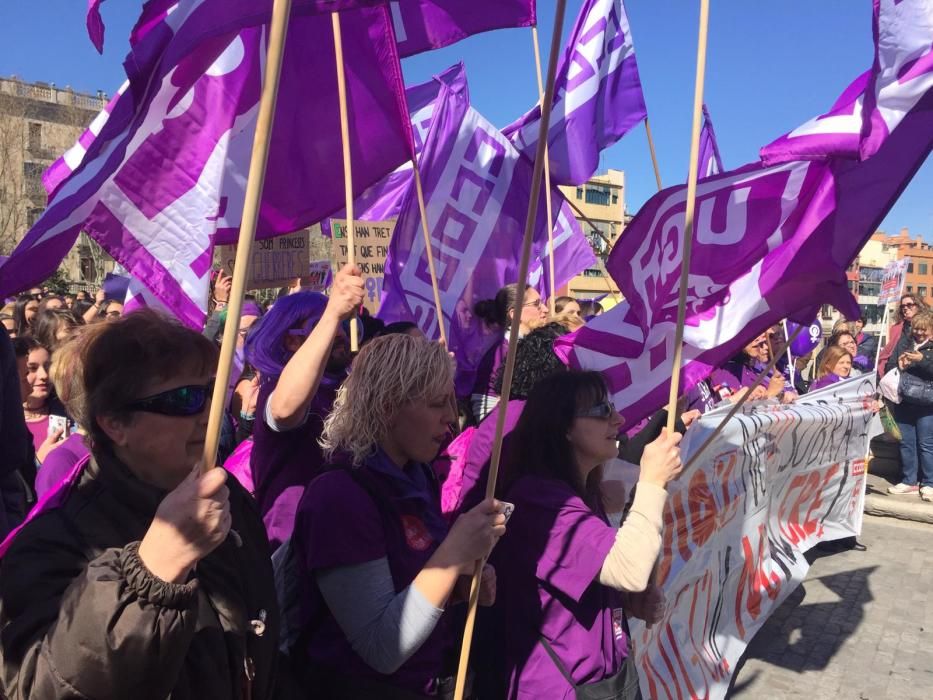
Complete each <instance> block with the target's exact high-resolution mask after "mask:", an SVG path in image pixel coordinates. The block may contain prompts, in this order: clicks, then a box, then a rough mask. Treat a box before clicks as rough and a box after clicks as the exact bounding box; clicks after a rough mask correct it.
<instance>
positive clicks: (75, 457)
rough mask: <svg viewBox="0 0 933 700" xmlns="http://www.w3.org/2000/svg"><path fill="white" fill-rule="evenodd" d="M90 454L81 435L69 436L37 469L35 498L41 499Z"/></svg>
mask: <svg viewBox="0 0 933 700" xmlns="http://www.w3.org/2000/svg"><path fill="white" fill-rule="evenodd" d="M90 454H91V451H90V450H89V449H88V448H87V445H85V444H84V436H83V435H81V434H79V433H72V434H71V435H69V436H68V437H67V438H66V439H65V441H64V442H63V443H62V444H61V445H59V446H58V447H56V448H55V449H54V450H52V451H51V452H49V454H48V456H47V457H46V458H45V461H44V462H43V463H42V466H41V467H40V468H39V473H38V474H37V475H36V497H37V498H42V497H43V496H44V495H45V494H46V493H48V492H49V491H50V490H51V489H52V488H54V487H55V486H57V485H58V484H59V483H60V482H61V481H62V479H64V478H65V477H67V476H68V475H69V474H70V473H71V472H72V471H73V470H74V467H75V465H76V464H77V463H78V462H80V461H81V460H82V459H84V458H85V457H87V456H88V455H90Z"/></svg>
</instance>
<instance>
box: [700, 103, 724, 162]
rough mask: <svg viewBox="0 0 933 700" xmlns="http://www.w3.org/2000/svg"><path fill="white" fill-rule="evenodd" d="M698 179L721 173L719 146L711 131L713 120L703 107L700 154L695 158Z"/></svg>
mask: <svg viewBox="0 0 933 700" xmlns="http://www.w3.org/2000/svg"><path fill="white" fill-rule="evenodd" d="M697 163H698V170H697V172H698V173H699V175H700V179H701V180H702V179H704V178H707V177H710V176H712V175H718V174H719V173H721V172H722V171H723V167H722V158H720V157H719V144H718V143H716V132H715V131H713V120H712V119H710V116H709V110H708V109H707V108H706V105H703V125H702V126H701V128H700V152H699V155H698V157H697Z"/></svg>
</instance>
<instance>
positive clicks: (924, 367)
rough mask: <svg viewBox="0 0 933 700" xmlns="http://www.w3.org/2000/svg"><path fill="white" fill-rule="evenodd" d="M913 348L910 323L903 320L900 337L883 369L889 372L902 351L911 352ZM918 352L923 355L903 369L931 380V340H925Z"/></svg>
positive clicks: (907, 372) (932, 372) (932, 348)
mask: <svg viewBox="0 0 933 700" xmlns="http://www.w3.org/2000/svg"><path fill="white" fill-rule="evenodd" d="M913 349H914V339H913V337H912V335H911V330H910V324H909V323H907V322H906V321H905V322H904V328H903V330H902V332H901V337H900V338H899V339H898V341H897V346H896V347H895V348H894V352H892V353H891V357H889V358H888V361H887V362H886V363H885V367H884V371H885V372H890V371H891V370H892V369H894V368H895V367H897V360H898V358H899V357H900V356H901V355H902V354H903V353H905V352H911V351H913ZM920 354H921V355H923V359H921V360H920V361H919V362H914V363H913V364H910V365H908V366H907V368H906V369H904V370H903V371H904V372H905V373H906V374H912V375H914V376H916V377H919V378H920V379H923V380H925V381H928V382H929V381H933V340H931V341H927V343H926V344H925V345H924V346H923V347H922V348H920Z"/></svg>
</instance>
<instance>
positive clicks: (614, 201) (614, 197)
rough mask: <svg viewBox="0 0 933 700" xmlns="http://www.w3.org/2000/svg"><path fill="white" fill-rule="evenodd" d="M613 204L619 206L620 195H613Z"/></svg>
mask: <svg viewBox="0 0 933 700" xmlns="http://www.w3.org/2000/svg"><path fill="white" fill-rule="evenodd" d="M612 203H613V204H618V203H619V195H617V194H613V195H612Z"/></svg>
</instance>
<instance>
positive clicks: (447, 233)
mask: <svg viewBox="0 0 933 700" xmlns="http://www.w3.org/2000/svg"><path fill="white" fill-rule="evenodd" d="M457 68H458V70H457V71H456V72H452V71H448V72H447V73H445V74H444V75H443V76H439V77H438V81H439V82H440V83H441V91H440V95H439V97H438V100H437V103H436V106H435V110H434V120H433V123H432V125H431V129H430V131H429V133H428V137H427V140H426V142H425V146H424V152H423V154H422V158H421V161H420V168H421V175H422V180H423V183H424V193H425V204H426V208H427V215H428V223H429V226H430V227H431V238H432V247H433V252H434V259H435V264H436V268H437V274H438V278H439V279H438V283H439V286H440V293H441V304H442V308H443V312H444V314H445V319H444V322H445V325H446V326H447V327H448V328H449V334H448V342H449V344H450V345H449V347H450V349H451V351H453V352H455V353H456V355H457V359H458V369H459V370H460V371H461V372H462V373H464V376H466V375H468V374H469V373H470V372H472V371H473V370H474V369H475V367H476V365H477V363H478V362H479V360H480V358H481V357H482V355H483V353H484V352H485V351H486V349H487V348H488V347H489V344H490V342H491V341H492V340H493V338H494V336H493V335H491V333H490V331H489V330H488V329H486V328H484V327H483V325H482V323H481V322H480V321H479V320H478V319H476V318H475V317H474V316H473V313H472V308H473V305H474V303H475V302H476V301H478V300H480V299H485V298H490V297H492V296H494V295H495V293H496V292H497V291H498V290H499V288H500V287H502V286H503V285H504V284H507V283H509V282H514V281H515V279H516V278H517V275H518V262H519V255H520V252H521V243H522V236H523V232H524V223H525V219H526V216H527V212H528V200H529V195H530V189H531V172H532V166H531V164H530V163H529V162H528V161H527V160H526V159H525V158H522V157H521V156H520V154H519V153H518V152H517V151H516V150H515V149H514V148H513V147H512V145H511V144H510V142H509V141H508V140H507V139H506V138H505V137H504V136H503V135H502V134H501V132H499V131H498V130H497V129H496V128H495V127H494V126H493V125H492V124H490V123H489V122H488V121H487V120H486V119H484V118H483V117H482V116H481V115H480V114H479V113H478V112H476V111H475V110H474V109H472V108H471V107H470V103H469V95H468V91H467V83H466V76H465V75H464V74H463V69H462V66H458V67H457ZM553 193H554V194H553V196H554V200H553V201H554V206H555V209H556V211H557V212H558V215H557V222H556V225H555V230H554V245H555V250H556V254H555V274H556V276H557V280H556V281H557V284H558V286H559V285H561V284H563V283H565V282H566V281H567V280H569V278H570V277H572V276H573V275H574V274H576V273H577V272H579V271H580V270H581V269H583V268H585V267H587V266H590V265H592V264H593V263H594V262H595V258H594V256H593V252H592V250H591V249H590V247H589V244H588V242H587V241H586V238H585V236H584V235H583V233H582V231H581V230H580V228H579V225H578V224H577V222H576V220H575V219H574V218H573V215H572V213H571V212H570V209H569V206H568V205H567V204H566V202H565V201H564V199H563V197H562V196H561V195H560V193H559V192H558V191H557V189H556V188H554V190H553ZM543 200H544V198H543V197H542V198H541V205H540V210H539V213H538V222H539V223H538V226H537V228H536V231H535V242H534V248H533V251H532V260H533V261H534V263H533V267H532V269H531V273H530V278H531V279H532V280H534V281H536V282H537V283H538V285H539V287H540V288H541V289H542V290H543V289H545V288H546V286H545V285H546V283H547V279H546V277H545V274H544V270H546V268H547V258H546V253H547V252H548V251H547V250H546V246H547V221H546V220H547V217H546V214H545V213H544V204H543ZM383 290H384V292H383V299H382V308H381V310H380V313H379V316H380V317H381V318H383V319H384V320H386V321H395V320H413V321H415V322H416V323H418V325H419V326H420V327H421V329H422V330H423V331H424V332H425V334H426V335H428V337H431V338H437V337H438V336H439V331H438V323H437V318H436V314H435V308H434V297H433V292H432V288H431V277H430V273H429V271H428V265H427V256H426V254H425V245H424V234H423V233H422V231H421V218H420V215H419V212H418V206H417V201H416V199H415V197H414V195H413V193H411V192H409V194H408V197H407V198H406V200H405V203H404V204H403V206H402V211H401V215H400V216H399V219H398V222H397V223H396V227H395V232H394V234H393V236H392V241H391V243H390V245H389V256H388V259H387V260H386V265H385V281H384V286H383Z"/></svg>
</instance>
